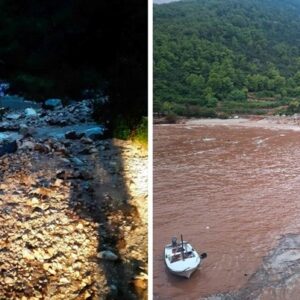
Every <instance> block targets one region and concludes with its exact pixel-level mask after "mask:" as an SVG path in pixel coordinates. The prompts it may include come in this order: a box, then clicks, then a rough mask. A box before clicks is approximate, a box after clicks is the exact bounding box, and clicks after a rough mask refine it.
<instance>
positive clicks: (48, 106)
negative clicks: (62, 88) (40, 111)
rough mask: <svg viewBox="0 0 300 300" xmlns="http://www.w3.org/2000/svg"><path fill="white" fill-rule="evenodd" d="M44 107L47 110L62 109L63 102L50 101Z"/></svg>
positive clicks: (58, 100)
mask: <svg viewBox="0 0 300 300" xmlns="http://www.w3.org/2000/svg"><path fill="white" fill-rule="evenodd" d="M43 107H44V108H45V109H52V110H54V109H56V108H59V107H62V101H61V100H60V99H48V100H46V101H45V103H44V105H43Z"/></svg>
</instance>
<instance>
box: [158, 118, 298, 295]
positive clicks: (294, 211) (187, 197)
mask: <svg viewBox="0 0 300 300" xmlns="http://www.w3.org/2000/svg"><path fill="white" fill-rule="evenodd" d="M299 195H300V132H296V131H292V130H280V129H273V130H268V129H265V128H255V127H253V128H250V127H249V128H248V127H246V126H241V127H239V126H233V125H232V126H222V125H217V126H214V125H209V126H207V125H204V124H202V125H191V124H190V125H189V124H187V125H183V124H182V125H156V126H154V211H153V215H154V246H153V248H154V270H153V272H154V299H202V298H205V297H208V296H210V295H215V294H218V293H223V295H224V293H227V292H228V293H231V294H230V295H234V293H235V292H237V291H242V290H243V289H245V290H247V289H248V290H249V292H248V294H247V293H246V294H245V293H244V294H243V295H246V296H244V299H285V298H283V296H282V295H289V297H288V299H299V298H294V297H296V296H295V295H299V294H300V291H299V288H298V286H299V284H297V282H298V283H299V281H297V280H290V281H288V280H285V281H284V282H283V283H281V284H280V282H279V279H278V282H277V281H276V280H275V279H274V280H273V283H274V284H273V287H272V284H271V283H270V281H269V280H268V279H266V278H265V277H264V276H260V275H259V274H260V273H259V272H261V273H263V271H262V270H263V269H262V266H263V263H264V260H266V259H267V258H266V257H267V256H268V255H271V256H270V257H271V258H272V253H273V252H274V251H275V250H274V249H276V247H278V245H279V244H280V241H281V238H282V237H283V235H287V234H299V233H300V196H299ZM181 233H182V234H183V235H184V237H185V239H187V240H189V241H190V242H191V243H192V244H193V245H194V247H195V248H196V249H198V250H199V252H207V253H208V258H207V259H206V260H205V261H204V264H203V266H202V267H201V269H200V270H198V271H197V272H196V273H194V275H193V276H192V278H191V279H190V280H185V279H181V278H177V277H175V276H173V275H171V274H169V273H168V272H167V271H166V269H165V266H164V261H163V255H162V254H163V248H164V246H165V244H166V243H168V242H170V239H171V237H172V236H174V235H177V236H179V234H181ZM292 244H293V243H291V245H292ZM295 247H296V246H295ZM296 250H297V251H298V250H299V251H300V248H299V249H298V248H297V249H296ZM296 250H295V251H296ZM272 251H273V252H272ZM278 251H279V252H280V250H278ZM278 251H277V252H276V251H275V252H276V253H277V256H274V259H273V260H274V261H276V259H280V258H278V257H279V255H280V253H281V252H280V253H279V252H278ZM299 253H300V252H299ZM295 255H296V256H295V257H297V255H298V254H295ZM264 257H265V258H264ZM271 258H270V259H271ZM295 261H298V260H297V259H296V260H293V259H292V263H293V262H295ZM284 263H285V261H284ZM287 263H291V262H290V261H289V260H288V259H287ZM269 265H270V266H271V271H270V272H271V273H272V272H273V273H274V274H273V275H274V276H275V277H274V278H279V277H280V275H279V273H280V272H281V271H282V269H280V268H277V269H276V268H274V265H276V264H273V261H272V263H269ZM291 270H292V268H287V269H286V270H284V272H287V274H285V275H286V276H285V277H286V278H288V277H289V276H290V277H291V275H292V273H293V272H292V271H291ZM276 272H278V274H276ZM288 273H290V274H288ZM277 275H278V276H277ZM294 279H295V278H294ZM259 280H261V282H259ZM277 283H278V284H277ZM297 289H298V290H297ZM255 291H257V292H255ZM251 293H252V295H253V297H252V296H251ZM254 294H255V296H254ZM239 295H242V293H241V292H239ZM258 297H259V298H258ZM212 299H217V298H215V297H213V298H212ZM219 299H220V298H219ZM221 299H222V296H221ZM230 299H231V298H230ZM232 299H239V297H237V298H234V296H232Z"/></svg>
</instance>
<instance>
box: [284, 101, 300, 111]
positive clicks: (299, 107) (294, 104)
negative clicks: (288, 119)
mask: <svg viewBox="0 0 300 300" xmlns="http://www.w3.org/2000/svg"><path fill="white" fill-rule="evenodd" d="M299 112H300V101H299V100H292V101H291V102H290V103H289V105H288V108H287V113H289V114H294V113H299Z"/></svg>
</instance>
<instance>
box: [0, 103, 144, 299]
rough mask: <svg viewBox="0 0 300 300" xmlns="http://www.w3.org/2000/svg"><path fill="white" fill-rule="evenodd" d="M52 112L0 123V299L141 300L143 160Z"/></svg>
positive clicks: (86, 125)
mask: <svg viewBox="0 0 300 300" xmlns="http://www.w3.org/2000/svg"><path fill="white" fill-rule="evenodd" d="M52 104H55V105H53V107H49V106H48V107H47V109H44V108H36V109H31V108H27V109H25V110H21V111H7V112H5V113H4V115H3V118H2V122H0V156H1V158H0V172H1V180H0V211H1V213H0V218H1V223H0V227H1V230H0V234H1V239H0V267H1V269H0V273H1V276H0V299H22V300H25V299H146V298H147V296H146V294H147V153H146V151H145V150H144V149H142V148H141V147H139V146H137V145H135V144H133V143H132V142H127V141H121V140H116V139H110V140H103V139H101V135H102V134H103V130H104V128H103V127H102V126H99V125H97V124H95V123H94V122H93V120H92V119H91V103H90V102H89V101H82V102H79V103H74V104H71V105H69V106H67V107H63V106H62V105H61V103H59V101H58V102H56V103H55V102H52Z"/></svg>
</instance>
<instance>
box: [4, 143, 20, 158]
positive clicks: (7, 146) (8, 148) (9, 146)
mask: <svg viewBox="0 0 300 300" xmlns="http://www.w3.org/2000/svg"><path fill="white" fill-rule="evenodd" d="M17 150H18V144H17V142H16V141H12V142H6V143H4V144H3V145H0V156H3V155H4V154H9V153H14V152H16V151H17Z"/></svg>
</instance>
